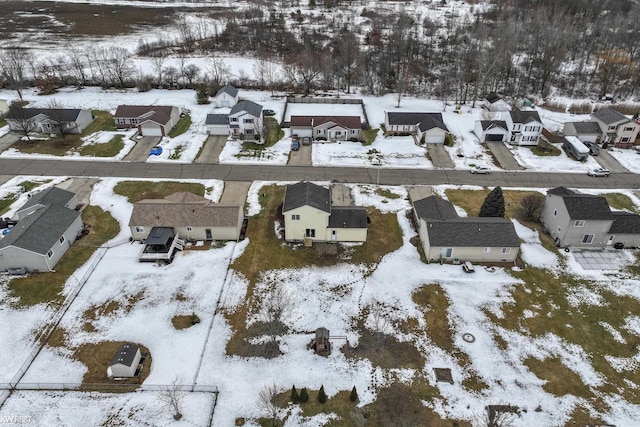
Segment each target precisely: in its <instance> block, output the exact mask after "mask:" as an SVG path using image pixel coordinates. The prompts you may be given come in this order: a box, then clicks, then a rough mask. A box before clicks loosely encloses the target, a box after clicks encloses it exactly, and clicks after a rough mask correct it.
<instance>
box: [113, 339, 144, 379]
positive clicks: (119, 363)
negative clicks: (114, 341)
mask: <svg viewBox="0 0 640 427" xmlns="http://www.w3.org/2000/svg"><path fill="white" fill-rule="evenodd" d="M141 357H142V354H141V353H140V348H139V347H138V346H137V345H135V344H131V343H127V344H123V345H121V346H120V347H119V348H118V350H116V353H115V354H114V355H113V358H112V359H111V363H110V364H109V367H108V368H107V377H109V378H131V377H134V376H135V374H136V370H137V369H138V364H139V363H140V358H141Z"/></svg>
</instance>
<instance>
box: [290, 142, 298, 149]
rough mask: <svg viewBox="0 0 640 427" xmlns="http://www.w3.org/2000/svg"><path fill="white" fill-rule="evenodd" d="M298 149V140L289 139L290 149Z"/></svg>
mask: <svg viewBox="0 0 640 427" xmlns="http://www.w3.org/2000/svg"><path fill="white" fill-rule="evenodd" d="M299 149H300V142H299V141H291V151H298V150H299Z"/></svg>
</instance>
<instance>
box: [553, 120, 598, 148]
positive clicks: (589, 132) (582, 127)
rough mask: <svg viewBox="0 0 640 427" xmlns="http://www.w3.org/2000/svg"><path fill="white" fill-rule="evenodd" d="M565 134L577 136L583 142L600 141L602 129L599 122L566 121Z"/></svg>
mask: <svg viewBox="0 0 640 427" xmlns="http://www.w3.org/2000/svg"><path fill="white" fill-rule="evenodd" d="M563 132H564V135H565V136H575V137H576V138H578V139H579V140H580V141H581V142H593V143H596V144H597V143H598V142H600V138H602V130H601V129H600V125H599V124H598V122H592V121H590V122H565V124H564V127H563Z"/></svg>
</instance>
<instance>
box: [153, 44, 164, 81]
mask: <svg viewBox="0 0 640 427" xmlns="http://www.w3.org/2000/svg"><path fill="white" fill-rule="evenodd" d="M166 59H167V53H166V51H165V50H164V49H158V50H157V51H156V52H154V53H153V55H152V56H151V63H152V64H153V68H154V69H155V70H156V73H157V79H156V83H157V85H158V86H160V87H162V80H163V79H162V78H163V76H164V71H165V68H164V61H165V60H166Z"/></svg>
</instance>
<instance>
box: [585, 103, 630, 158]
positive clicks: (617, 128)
mask: <svg viewBox="0 0 640 427" xmlns="http://www.w3.org/2000/svg"><path fill="white" fill-rule="evenodd" d="M591 119H592V120H593V121H595V122H596V123H598V125H599V126H600V130H601V131H602V143H606V144H612V145H613V146H614V147H617V148H631V147H632V146H633V144H634V142H635V140H636V138H637V136H638V132H639V131H640V124H639V123H637V122H636V121H634V120H631V119H630V118H628V117H627V116H625V115H624V114H621V113H619V112H617V111H616V110H614V109H613V108H602V109H600V110H598V111H596V112H594V113H592V114H591Z"/></svg>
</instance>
